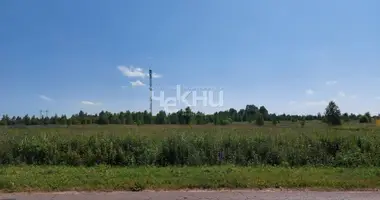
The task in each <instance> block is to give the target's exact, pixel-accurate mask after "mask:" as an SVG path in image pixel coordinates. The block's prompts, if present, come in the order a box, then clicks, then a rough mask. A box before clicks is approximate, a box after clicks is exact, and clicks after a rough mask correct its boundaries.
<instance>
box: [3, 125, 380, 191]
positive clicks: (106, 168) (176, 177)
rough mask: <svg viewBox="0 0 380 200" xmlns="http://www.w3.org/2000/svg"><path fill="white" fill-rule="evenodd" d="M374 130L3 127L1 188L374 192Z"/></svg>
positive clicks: (377, 152) (377, 146)
mask: <svg viewBox="0 0 380 200" xmlns="http://www.w3.org/2000/svg"><path fill="white" fill-rule="evenodd" d="M379 133H380V129H379V128H377V127H375V126H374V125H372V124H371V125H359V124H346V125H344V126H341V127H338V128H331V127H327V126H326V125H324V124H322V123H319V122H308V123H307V124H306V126H305V127H303V128H302V127H300V126H299V124H298V123H291V122H287V123H281V124H279V125H278V126H273V125H270V124H266V125H265V126H264V127H256V126H253V125H249V124H233V125H227V126H214V125H194V126H176V125H143V126H122V125H119V126H116V125H115V126H111V125H109V126H95V125H91V126H72V127H68V128H65V127H62V128H45V127H29V128H1V129H0V134H1V135H0V163H1V164H2V167H0V190H3V191H25V190H31V191H38V190H44V191H51V190H72V189H77V190H98V189H101V190H113V189H118V190H119V189H122V190H124V189H127V190H141V189H158V188H162V189H178V188H221V187H222V188H252V187H253V188H266V187H290V188H293V187H309V188H335V189H347V188H349V189H352V188H378V186H379V183H380V171H379V170H377V169H376V167H379V166H380V137H379Z"/></svg>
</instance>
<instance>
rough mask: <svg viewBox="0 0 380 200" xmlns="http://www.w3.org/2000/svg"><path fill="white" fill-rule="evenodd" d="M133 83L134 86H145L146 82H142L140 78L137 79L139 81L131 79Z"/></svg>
mask: <svg viewBox="0 0 380 200" xmlns="http://www.w3.org/2000/svg"><path fill="white" fill-rule="evenodd" d="M130 83H131V84H132V86H144V85H145V84H144V83H143V82H141V81H140V80H137V81H134V82H133V81H131V82H130Z"/></svg>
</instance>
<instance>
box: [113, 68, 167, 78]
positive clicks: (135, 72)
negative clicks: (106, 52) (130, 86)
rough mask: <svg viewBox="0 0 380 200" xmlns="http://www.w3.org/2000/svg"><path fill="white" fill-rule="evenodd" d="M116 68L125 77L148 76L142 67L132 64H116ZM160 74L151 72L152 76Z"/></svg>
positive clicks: (156, 76)
mask: <svg viewBox="0 0 380 200" xmlns="http://www.w3.org/2000/svg"><path fill="white" fill-rule="evenodd" d="M117 69H118V70H119V71H120V72H121V73H122V74H123V75H124V76H126V77H140V78H145V77H149V73H146V72H144V70H143V69H142V68H139V67H136V68H135V67H133V66H129V67H126V66H118V67H117ZM161 77H162V75H160V74H157V73H154V72H153V73H152V78H161Z"/></svg>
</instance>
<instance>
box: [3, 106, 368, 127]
mask: <svg viewBox="0 0 380 200" xmlns="http://www.w3.org/2000/svg"><path fill="white" fill-rule="evenodd" d="M324 115H325V114H320V113H318V114H317V115H305V116H303V115H288V114H281V115H276V114H270V113H269V112H268V110H267V109H266V108H265V107H264V106H260V107H257V106H255V105H247V106H246V107H245V109H240V110H236V109H234V108H230V109H229V110H226V111H220V112H215V113H214V114H204V113H202V112H193V111H192V110H191V108H190V107H187V108H186V109H183V110H179V111H178V112H175V113H166V112H165V111H160V112H159V113H157V114H156V115H153V116H152V115H151V114H150V112H148V111H144V112H130V111H125V112H119V113H111V112H108V111H101V112H100V113H98V114H87V113H85V112H83V111H79V113H78V114H74V115H72V116H66V115H61V116H58V115H54V116H50V117H49V116H29V115H25V116H12V117H10V116H8V115H3V116H2V118H1V120H0V125H10V126H12V125H50V124H54V125H80V124H82V125H84V124H100V125H106V124H137V125H142V124H200V125H201V124H209V123H213V124H216V125H219V124H221V125H225V124H229V123H233V122H253V121H255V120H256V119H257V118H258V117H260V118H261V119H262V120H264V121H299V120H323V119H324ZM339 115H340V116H339V117H340V119H341V120H343V121H351V120H359V119H361V117H362V116H368V117H369V118H372V116H371V115H370V114H369V112H367V113H365V114H364V115H355V114H348V113H343V114H342V115H341V114H340V111H339Z"/></svg>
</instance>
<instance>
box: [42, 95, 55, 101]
mask: <svg viewBox="0 0 380 200" xmlns="http://www.w3.org/2000/svg"><path fill="white" fill-rule="evenodd" d="M39 97H40V98H41V99H42V100H45V101H53V99H52V98H50V97H47V96H45V95H40V96H39Z"/></svg>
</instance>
